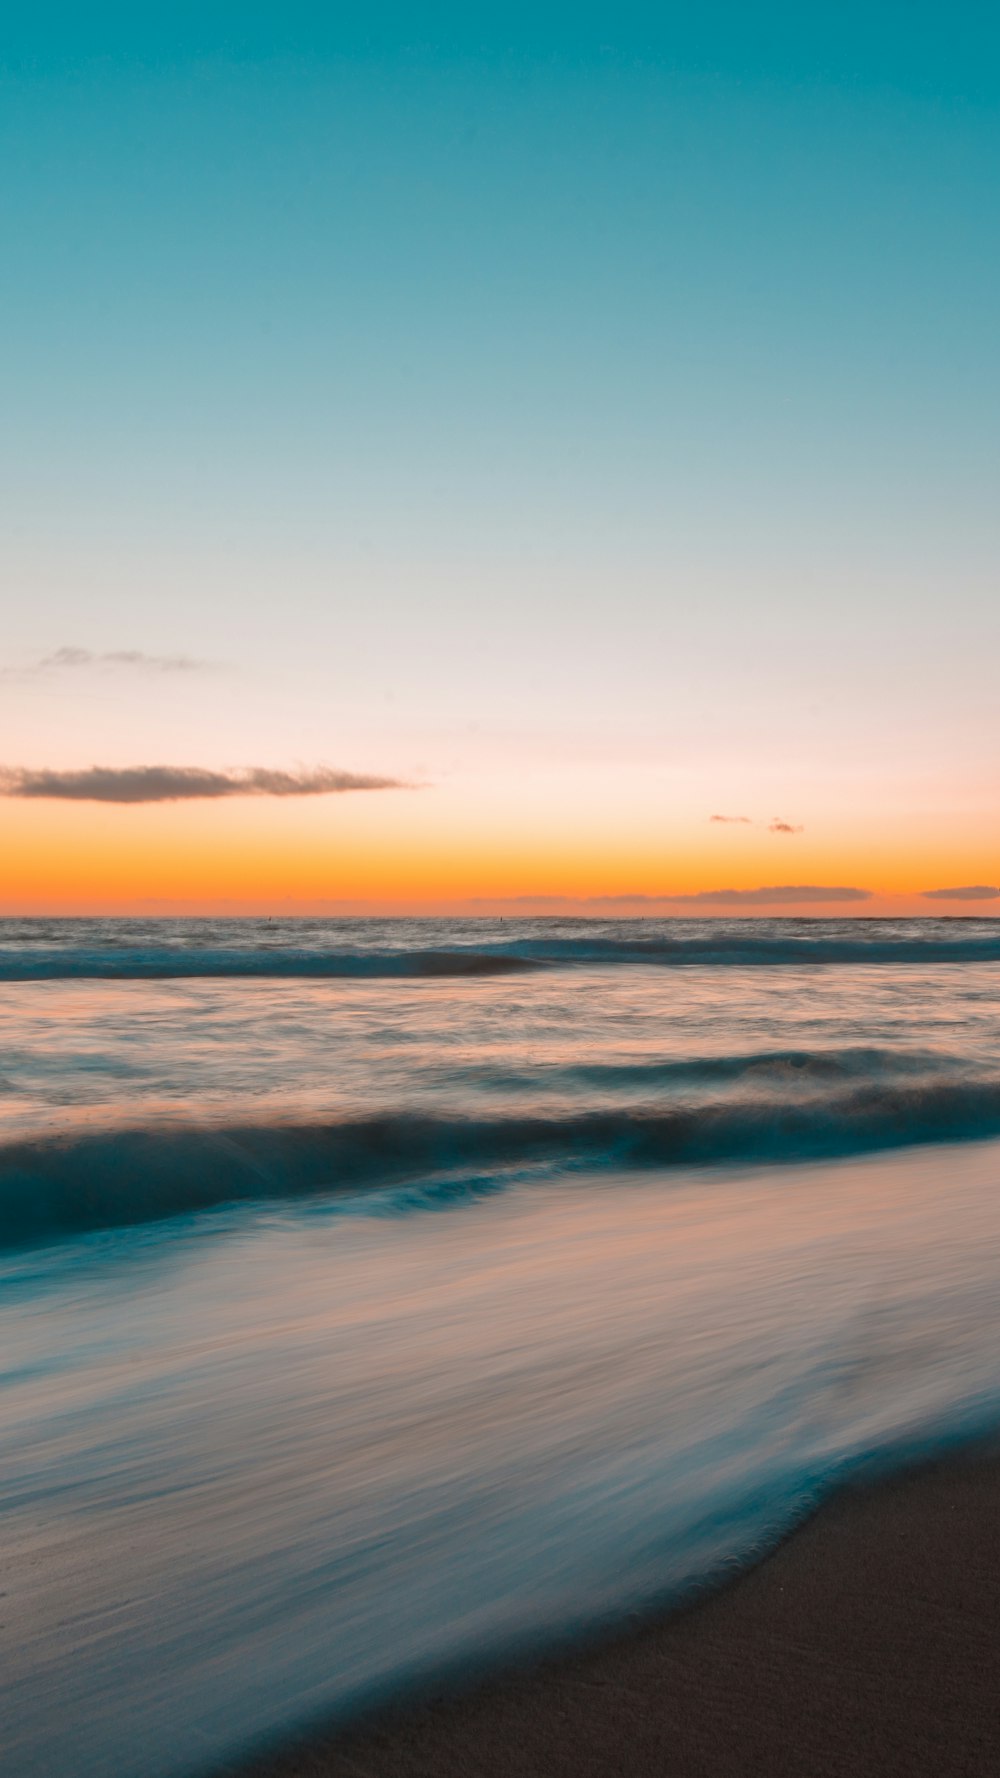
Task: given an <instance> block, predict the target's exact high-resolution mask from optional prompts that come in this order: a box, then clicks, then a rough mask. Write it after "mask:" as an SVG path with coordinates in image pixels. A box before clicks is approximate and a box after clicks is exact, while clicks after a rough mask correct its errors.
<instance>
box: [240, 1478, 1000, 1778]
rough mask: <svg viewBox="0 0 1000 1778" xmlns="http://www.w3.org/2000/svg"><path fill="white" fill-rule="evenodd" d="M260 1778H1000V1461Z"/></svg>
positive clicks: (860, 1507)
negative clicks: (693, 1598)
mask: <svg viewBox="0 0 1000 1778" xmlns="http://www.w3.org/2000/svg"><path fill="white" fill-rule="evenodd" d="M227 1771H231V1772H236V1771H238V1772H239V1778H529V1775H530V1778H646V1775H647V1774H649V1775H650V1778H652V1775H653V1774H656V1775H657V1778H675V1775H676V1778H735V1775H736V1774H740V1775H743V1774H760V1775H761V1778H832V1775H833V1774H836V1775H837V1778H924V1775H925V1774H926V1778H959V1775H961V1778H989V1775H990V1774H993V1773H1000V1454H998V1452H997V1448H996V1447H995V1446H994V1447H993V1449H992V1450H991V1451H989V1452H983V1451H982V1450H980V1451H977V1452H975V1453H968V1454H966V1455H963V1456H962V1457H959V1458H957V1459H954V1460H950V1461H948V1462H947V1463H940V1464H937V1465H935V1466H933V1467H929V1468H925V1469H922V1470H920V1471H917V1472H913V1473H909V1474H905V1475H902V1476H900V1477H897V1478H894V1479H892V1480H889V1481H885V1482H882V1483H879V1484H875V1485H871V1486H867V1487H855V1488H852V1489H850V1490H848V1491H846V1492H844V1493H842V1494H840V1495H839V1496H838V1497H837V1498H835V1499H834V1500H832V1501H831V1502H829V1503H828V1504H827V1505H826V1506H825V1507H824V1508H823V1509H822V1510H821V1511H820V1512H819V1513H818V1514H817V1515H816V1517H815V1518H814V1519H813V1520H811V1521H810V1523H808V1524H807V1525H805V1526H803V1527H802V1528H801V1529H800V1530H799V1531H797V1532H796V1533H795V1534H794V1535H793V1536H792V1537H791V1538H789V1539H788V1541H787V1542H786V1543H784V1544H783V1545H782V1546H781V1547H780V1548H779V1549H778V1550H776V1551H775V1552H774V1553H773V1554H772V1555H770V1556H769V1557H767V1558H766V1559H765V1560H764V1561H763V1562H761V1563H760V1564H759V1565H758V1566H757V1567H756V1568H753V1569H750V1570H749V1571H747V1572H746V1573H744V1574H742V1575H741V1576H740V1577H739V1578H738V1579H737V1580H736V1581H735V1582H734V1583H733V1584H732V1585H730V1586H729V1587H727V1588H725V1589H724V1590H722V1591H719V1592H716V1593H714V1594H712V1595H711V1596H709V1597H706V1598H703V1599H701V1600H700V1601H699V1602H698V1603H697V1604H694V1605H692V1606H690V1607H688V1608H687V1609H685V1610H683V1611H681V1612H679V1613H674V1614H673V1615H672V1616H669V1617H667V1618H665V1619H662V1620H660V1621H658V1622H646V1623H643V1624H641V1625H637V1626H635V1627H633V1628H632V1629H631V1630H630V1631H628V1632H626V1633H624V1634H621V1635H619V1636H618V1637H617V1638H616V1639H614V1640H613V1641H610V1642H605V1643H604V1644H603V1645H602V1646H600V1647H596V1648H589V1649H585V1650H582V1651H577V1652H575V1653H573V1654H570V1655H561V1656H558V1657H554V1658H552V1659H550V1660H547V1661H545V1662H543V1663H541V1664H535V1665H534V1666H533V1667H531V1668H530V1669H524V1670H520V1671H518V1672H514V1673H509V1674H507V1675H506V1676H504V1677H502V1678H494V1679H491V1680H490V1681H489V1682H487V1683H484V1684H482V1685H480V1686H478V1687H477V1688H476V1689H475V1690H472V1691H467V1692H466V1693H464V1694H457V1695H450V1696H440V1697H434V1698H430V1699H425V1700H423V1701H422V1702H421V1703H420V1704H419V1705H414V1704H410V1705H408V1706H407V1707H405V1708H400V1709H398V1710H396V1711H383V1712H381V1713H380V1714H379V1715H377V1716H374V1717H371V1718H369V1719H368V1720H366V1721H365V1722H362V1723H360V1724H357V1725H356V1726H355V1727H353V1728H352V1729H351V1730H349V1731H344V1730H340V1731H331V1732H329V1733H327V1734H325V1733H323V1732H322V1731H318V1732H314V1733H313V1734H312V1735H311V1736H310V1738H309V1739H308V1740H303V1741H300V1742H298V1743H296V1744H293V1745H289V1746H287V1747H286V1748H284V1749H283V1750H281V1751H279V1752H278V1753H276V1754H273V1755H271V1756H270V1757H266V1758H261V1759H258V1760H256V1761H254V1762H251V1763H249V1764H246V1765H243V1766H241V1767H239V1768H237V1767H231V1768H227Z"/></svg>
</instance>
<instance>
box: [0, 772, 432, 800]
mask: <svg viewBox="0 0 1000 1778" xmlns="http://www.w3.org/2000/svg"><path fill="white" fill-rule="evenodd" d="M412 788H413V786H411V785H409V784H405V783H404V782H403V780H402V779H400V778H381V777H375V776H372V775H370V774H367V773H361V772H338V771H333V770H331V769H330V768H329V767H326V766H323V767H320V768H319V769H318V770H316V771H312V772H279V771H271V770H269V769H268V768H267V767H264V766H249V767H247V768H246V769H245V770H244V771H241V772H214V771H209V770H207V769H206V768H205V767H203V766H125V767H117V766H89V767H87V769H86V770H85V771H80V772H53V771H40V772H32V771H24V770H9V769H8V770H4V769H0V795H3V796H19V797H37V798H49V799H51V800H53V801H58V802H75V803H176V802H188V801H193V800H196V799H198V798H206V797H208V798H216V797H224V796H335V795H338V794H340V793H341V792H343V791H348V790H409V789H412Z"/></svg>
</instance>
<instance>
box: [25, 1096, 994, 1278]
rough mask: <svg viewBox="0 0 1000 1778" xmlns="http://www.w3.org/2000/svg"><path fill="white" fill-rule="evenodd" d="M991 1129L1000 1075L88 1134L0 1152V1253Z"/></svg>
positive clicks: (958, 1137) (970, 1135)
mask: <svg viewBox="0 0 1000 1778" xmlns="http://www.w3.org/2000/svg"><path fill="white" fill-rule="evenodd" d="M996 1135H1000V1080H996V1079H966V1080H940V1079H927V1078H924V1079H918V1080H916V1081H910V1080H901V1079H897V1080H888V1081H881V1082H873V1083H869V1084H861V1085H853V1086H850V1087H846V1088H843V1089H842V1090H840V1091H838V1092H833V1093H830V1092H827V1093H813V1094H811V1095H806V1096H802V1095H798V1096H795V1097H792V1098H790V1097H789V1096H788V1095H787V1094H786V1093H784V1092H774V1091H771V1092H765V1091H762V1092H759V1093H755V1094H753V1095H750V1096H747V1095H739V1096H735V1097H730V1098H717V1099H714V1100H711V1101H709V1102H702V1103H689V1104H683V1103H673V1104H670V1105H667V1106H664V1105H651V1106H646V1107H643V1106H631V1107H621V1106H614V1107H607V1108H599V1109H595V1110H569V1111H564V1112H561V1113H552V1114H534V1113H533V1114H517V1115H510V1116H507V1117H450V1116H445V1115H423V1114H419V1113H415V1112H410V1111H399V1112H396V1113H386V1114H380V1115H374V1116H369V1117H364V1118H354V1119H344V1120H341V1121H332V1120H331V1121H319V1120H316V1121H302V1122H297V1123H292V1122H280V1123H257V1124H255V1123H252V1122H249V1121H247V1122H241V1123H234V1124H231V1125H222V1124H215V1125H190V1124H189V1125H180V1124H169V1125H160V1126H151V1127H148V1128H136V1127H119V1128H111V1129H104V1130H100V1131H94V1130H88V1131H86V1132H83V1133H77V1134H73V1135H70V1136H65V1135H64V1136H60V1137H56V1138H49V1139H37V1140H36V1139H31V1140H28V1139H26V1140H21V1141H17V1142H12V1143H9V1144H6V1145H5V1146H3V1147H2V1148H0V1245H2V1246H11V1245H21V1244H23V1243H25V1242H30V1241H33V1240H38V1239H45V1238H46V1237H52V1236H59V1235H68V1234H73V1233H80V1232H83V1231H86V1230H91V1229H99V1228H110V1227H121V1226H124V1225H131V1224H139V1223H144V1222H150V1221H155V1220H157V1219H159V1218H164V1217H169V1216H176V1215H182V1214H190V1213H192V1212H196V1211H202V1210H208V1209H211V1208H213V1207H216V1206H220V1205H223V1204H234V1203H257V1204H264V1203H267V1202H268V1201H276V1200H277V1201H280V1200H295V1199H302V1198H306V1197H309V1196H315V1195H320V1194H336V1193H356V1192H363V1191H369V1190H377V1189H378V1188H384V1187H391V1186H397V1185H400V1184H407V1183H409V1184H412V1183H417V1182H418V1183H419V1184H420V1186H421V1194H420V1201H426V1200H427V1197H428V1195H430V1196H431V1197H433V1195H434V1194H435V1192H436V1191H439V1192H440V1193H441V1194H442V1195H445V1196H448V1197H454V1196H455V1195H456V1193H457V1194H459V1195H460V1194H461V1192H462V1191H463V1190H465V1189H468V1190H469V1191H470V1192H472V1191H480V1190H482V1189H483V1186H484V1184H485V1183H487V1182H489V1181H490V1180H492V1181H493V1182H494V1183H497V1184H499V1183H501V1181H502V1177H503V1174H504V1172H505V1170H510V1169H513V1168H516V1167H524V1166H538V1165H549V1166H551V1165H553V1164H557V1165H559V1166H561V1167H566V1168H569V1167H576V1168H588V1169H591V1170H596V1171H600V1170H601V1169H609V1168H616V1169H627V1168H651V1167H652V1168H669V1167H672V1166H681V1165H689V1166H690V1165H699V1164H702V1165H704V1164H711V1163H718V1162H724V1161H725V1162H730V1163H742V1164H753V1163H762V1162H768V1163H774V1162H782V1161H790V1160H802V1159H809V1158H820V1157H827V1156H830V1157H832V1156H837V1155H846V1154H851V1153H859V1152H863V1151H865V1150H875V1149H881V1148H891V1147H897V1146H902V1145H905V1144H911V1143H928V1142H956V1141H967V1140H971V1139H974V1138H983V1137H989V1136H996Z"/></svg>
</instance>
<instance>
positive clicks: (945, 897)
mask: <svg viewBox="0 0 1000 1778" xmlns="http://www.w3.org/2000/svg"><path fill="white" fill-rule="evenodd" d="M920 893H921V895H923V897H924V899H925V900H926V901H1000V889H997V888H994V887H993V886H992V885H990V884H988V883H963V884H962V885H961V887H960V888H958V889H922V890H921V891H920Z"/></svg>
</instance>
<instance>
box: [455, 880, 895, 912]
mask: <svg viewBox="0 0 1000 1778" xmlns="http://www.w3.org/2000/svg"><path fill="white" fill-rule="evenodd" d="M871 896H872V892H871V890H870V889H852V888H846V887H844V886H843V885H835V886H833V887H830V886H827V885H824V884H821V883H779V884H776V885H774V886H772V887H771V888H765V889H699V890H698V891H697V893H696V894H694V895H670V894H662V895H648V894H645V893H643V892H642V891H639V890H637V891H636V893H635V894H634V895H629V894H625V895H585V896H579V895H490V896H485V895H482V896H475V897H470V905H471V904H472V903H473V902H475V903H477V904H478V903H481V902H486V901H489V902H490V904H491V905H499V904H501V903H503V904H504V905H506V906H509V907H519V906H520V907H523V906H525V905H531V906H536V905H538V904H540V903H542V902H549V903H555V904H557V905H559V906H560V907H568V906H573V907H590V908H594V907H630V906H634V905H636V904H646V905H650V906H657V907H663V906H670V907H712V906H715V907H767V906H778V905H781V904H786V903H790V902H797V901H798V902H824V901H831V902H833V901H870V900H871Z"/></svg>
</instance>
